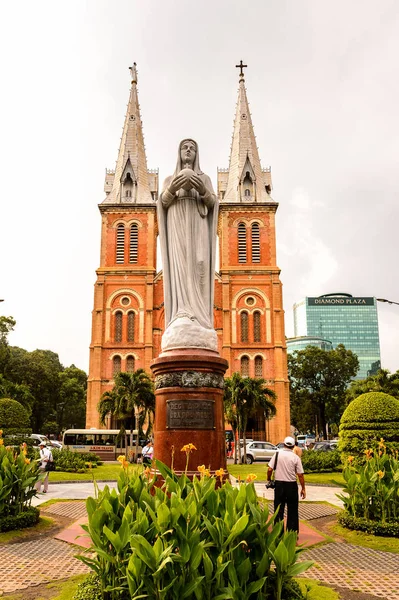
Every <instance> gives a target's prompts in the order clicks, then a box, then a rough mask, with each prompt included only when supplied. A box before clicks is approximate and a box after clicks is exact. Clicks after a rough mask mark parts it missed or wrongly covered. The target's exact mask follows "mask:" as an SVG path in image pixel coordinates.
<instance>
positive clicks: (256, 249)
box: [251, 223, 260, 263]
mask: <svg viewBox="0 0 399 600" xmlns="http://www.w3.org/2000/svg"><path fill="white" fill-rule="evenodd" d="M251 238H252V262H253V263H259V262H260V230H259V225H258V223H253V224H252V227H251Z"/></svg>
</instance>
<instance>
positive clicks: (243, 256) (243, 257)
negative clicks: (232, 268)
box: [238, 223, 247, 263]
mask: <svg viewBox="0 0 399 600" xmlns="http://www.w3.org/2000/svg"><path fill="white" fill-rule="evenodd" d="M238 262H240V263H246V262H247V228H246V227H245V225H244V223H239V225H238Z"/></svg>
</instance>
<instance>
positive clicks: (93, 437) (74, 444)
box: [62, 428, 143, 460]
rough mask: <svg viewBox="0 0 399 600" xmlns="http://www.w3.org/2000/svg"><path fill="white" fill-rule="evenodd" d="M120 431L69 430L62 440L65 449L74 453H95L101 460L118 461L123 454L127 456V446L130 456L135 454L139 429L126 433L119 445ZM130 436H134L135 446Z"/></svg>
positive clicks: (139, 452) (139, 448)
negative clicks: (117, 441)
mask: <svg viewBox="0 0 399 600" xmlns="http://www.w3.org/2000/svg"><path fill="white" fill-rule="evenodd" d="M118 434H119V430H118V429H94V428H93V429H67V430H66V431H65V432H64V435H63V438H62V445H63V448H66V449H67V450H71V451H72V452H93V453H94V454H97V456H99V457H100V458H101V460H116V459H117V457H118V456H120V455H121V454H125V451H126V444H127V450H128V453H129V455H130V456H132V454H131V453H133V455H134V454H135V451H136V439H137V434H138V432H137V429H134V430H133V431H132V432H130V430H127V431H126V436H122V439H121V440H120V441H119V443H118V444H117V443H116V438H117V437H118ZM130 434H132V438H133V445H130ZM140 442H141V443H142V442H143V440H139V447H138V457H141V450H142V447H141V444H140Z"/></svg>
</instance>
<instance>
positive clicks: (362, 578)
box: [301, 542, 399, 600]
mask: <svg viewBox="0 0 399 600" xmlns="http://www.w3.org/2000/svg"><path fill="white" fill-rule="evenodd" d="M301 559H302V560H313V561H315V565H314V566H313V567H312V568H311V569H309V570H308V571H306V573H305V574H304V577H314V578H315V579H319V580H320V581H322V582H325V583H327V584H331V585H337V586H341V587H343V588H347V589H350V590H353V591H359V592H364V593H368V594H373V595H374V596H377V597H378V598H385V600H388V598H389V600H399V556H398V555H397V554H392V553H390V552H380V551H378V550H371V549H369V548H361V547H360V546H354V545H352V544H342V543H335V542H334V543H331V544H326V545H325V546H320V547H319V548H313V549H311V550H307V551H306V552H304V553H303V554H301Z"/></svg>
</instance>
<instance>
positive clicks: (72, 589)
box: [1, 575, 87, 600]
mask: <svg viewBox="0 0 399 600" xmlns="http://www.w3.org/2000/svg"><path fill="white" fill-rule="evenodd" d="M86 577H87V575H75V576H74V577H71V578H70V579H67V580H66V581H55V582H52V583H47V584H46V585H44V586H43V585H41V586H40V587H38V588H36V589H37V593H38V595H36V594H35V595H34V596H32V595H31V593H30V592H29V593H27V592H26V590H22V591H21V592H16V593H15V594H7V595H6V596H2V597H1V598H2V600H26V599H27V598H29V600H31V599H33V598H35V600H73V597H74V595H75V593H76V590H77V588H78V585H79V583H81V582H82V581H84V580H85V579H86Z"/></svg>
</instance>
